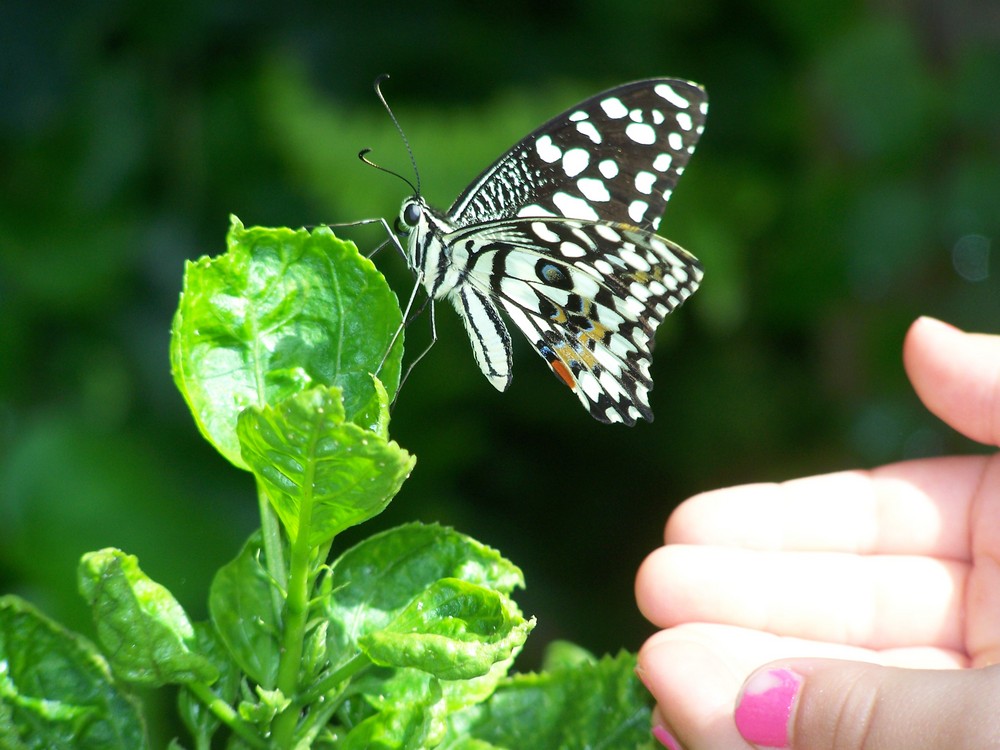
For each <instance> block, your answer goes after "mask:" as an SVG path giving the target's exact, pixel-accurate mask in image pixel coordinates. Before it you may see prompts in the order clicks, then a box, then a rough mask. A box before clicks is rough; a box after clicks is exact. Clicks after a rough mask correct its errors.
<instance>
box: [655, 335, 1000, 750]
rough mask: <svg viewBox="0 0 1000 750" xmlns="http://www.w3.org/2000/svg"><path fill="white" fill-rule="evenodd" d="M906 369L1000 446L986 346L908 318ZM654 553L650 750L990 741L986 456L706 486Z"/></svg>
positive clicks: (990, 488) (996, 561)
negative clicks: (662, 749) (655, 749)
mask: <svg viewBox="0 0 1000 750" xmlns="http://www.w3.org/2000/svg"><path fill="white" fill-rule="evenodd" d="M903 358H904V363H905V366H906V371H907V374H908V375H909V377H910V381H911V382H912V384H913V386H914V388H915V390H916V392H917V394H918V395H919V396H920V398H921V400H922V401H923V402H924V404H925V405H926V406H927V407H928V408H929V409H930V410H931V411H932V412H934V413H935V414H936V415H937V416H939V417H940V418H941V419H943V420H944V421H945V422H947V423H948V424H949V425H951V426H952V427H954V428H955V429H956V430H958V431H960V432H962V433H963V434H965V435H967V436H968V437H970V438H972V439H974V440H978V441H980V442H982V443H986V444H989V445H1000V336H988V335H982V334H966V333H962V332H961V331H959V330H957V329H955V328H952V327H950V326H947V325H945V324H943V323H940V322H938V321H935V320H932V319H929V318H921V319H919V320H917V321H916V322H915V323H914V324H913V326H912V327H911V328H910V331H909V333H908V335H907V338H906V342H905V343H904V347H903ZM665 540H666V543H667V546H665V547H661V548H660V549H658V550H656V551H654V552H653V553H652V554H651V555H650V556H649V557H648V558H647V559H646V560H645V562H644V563H643V564H642V567H641V568H640V570H639V574H638V577H637V580H636V598H637V601H638V603H639V608H640V609H641V610H642V612H643V614H644V615H645V616H646V617H647V618H648V619H649V620H650V621H651V622H653V623H654V624H655V625H657V626H659V627H661V628H665V629H664V630H662V631H660V632H659V633H657V634H655V635H654V636H652V637H651V638H650V639H649V640H648V641H647V642H646V644H645V645H644V646H643V648H642V650H641V651H640V653H639V669H638V671H639V674H640V677H642V679H643V681H644V682H645V683H646V685H647V687H648V688H649V689H650V691H651V692H652V693H653V696H654V697H655V698H656V701H657V703H658V708H657V711H656V713H655V715H654V725H655V727H654V734H656V735H657V736H658V738H659V739H660V741H661V742H662V743H663V744H664V745H666V746H667V747H671V748H685V749H686V750H701V749H702V748H711V749H712V750H730V749H732V750H736V749H737V748H739V749H740V750H746V748H748V747H787V748H796V749H801V748H809V750H827V749H828V748H837V749H838V750H861V749H862V748H864V749H865V750H903V748H905V749H906V750H918V749H920V748H935V749H937V748H949V750H972V748H976V749H977V750H978V749H982V748H987V747H1000V712H998V711H997V709H996V704H997V701H998V700H1000V666H990V665H993V664H998V665H1000V454H993V455H988V456H964V457H948V458H933V459H923V460H916V461H909V462H905V463H899V464H893V465H889V466H884V467H880V468H878V469H874V470H872V471H847V472H839V473H835V474H828V475H825V476H817V477H810V478H806V479H798V480H793V481H790V482H785V483H782V484H766V485H746V486H743V487H733V488H729V489H724V490H716V491H714V492H707V493H704V494H701V495H698V496H696V497H694V498H691V499H690V500H688V501H687V502H686V503H684V504H683V505H681V506H680V507H679V508H678V509H677V511H676V512H675V513H674V514H673V515H672V516H671V518H670V520H669V521H668V523H667V528H666V534H665ZM763 665H766V666H763ZM902 667H906V668H907V669H903V668H902ZM734 706H735V707H736V708H735V720H734ZM665 732H668V733H669V735H672V737H670V736H668V734H667V733H665ZM674 738H676V739H674ZM671 743H674V744H671Z"/></svg>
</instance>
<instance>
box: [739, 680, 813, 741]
mask: <svg viewBox="0 0 1000 750" xmlns="http://www.w3.org/2000/svg"><path fill="white" fill-rule="evenodd" d="M800 687H802V677H801V676H800V675H798V674H796V673H795V672H793V671H792V670H790V669H771V670H767V671H764V672H758V673H757V674H755V675H754V676H753V677H751V678H750V680H749V682H747V684H746V687H744V688H743V694H742V695H741V696H740V698H739V701H738V702H737V704H736V713H735V719H736V728H737V729H738V730H739V733H740V734H741V735H742V736H743V739H745V740H746V741H747V742H752V743H753V744H754V745H758V746H763V747H773V748H786V747H789V740H788V730H789V720H790V719H791V716H792V710H793V709H794V707H795V699H796V697H797V696H798V694H799V688H800Z"/></svg>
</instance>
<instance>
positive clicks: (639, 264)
mask: <svg viewBox="0 0 1000 750" xmlns="http://www.w3.org/2000/svg"><path fill="white" fill-rule="evenodd" d="M618 254H619V255H620V256H621V259H622V260H623V261H625V262H626V263H628V264H629V265H630V266H632V268H634V269H636V270H638V271H648V270H649V267H650V266H649V263H647V262H646V259H645V258H643V257H642V256H641V255H638V254H637V253H634V252H632V251H631V250H626V249H624V248H623V249H622V250H621V251H619V253H618Z"/></svg>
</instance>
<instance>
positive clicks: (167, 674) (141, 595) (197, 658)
mask: <svg viewBox="0 0 1000 750" xmlns="http://www.w3.org/2000/svg"><path fill="white" fill-rule="evenodd" d="M78 574H79V575H78V584H79V587H80V593H81V594H82V595H83V597H84V599H86V601H87V603H88V604H89V605H90V607H91V610H92V612H93V615H94V624H95V625H96V627H97V637H98V639H99V640H100V642H101V645H102V646H104V651H105V653H107V654H108V656H109V658H110V660H111V666H112V669H114V671H115V674H116V675H117V676H118V677H120V678H121V679H123V680H127V681H129V682H134V683H136V684H140V685H150V686H162V685H168V684H171V683H185V682H192V681H200V682H212V681H214V680H215V679H216V678H217V677H218V676H219V673H218V670H217V669H216V668H215V667H214V666H212V664H211V662H209V661H208V660H207V659H206V658H205V657H204V656H201V655H200V654H198V653H196V652H194V651H193V650H192V648H191V646H193V645H195V637H194V629H193V628H192V626H191V623H190V621H189V620H188V617H187V615H186V614H185V613H184V610H183V609H182V608H181V605H180V604H179V603H178V602H177V600H176V599H174V597H173V595H172V594H171V593H170V592H169V591H167V589H166V588H164V587H163V586H161V585H160V584H158V583H156V582H155V581H153V580H152V579H150V578H149V577H148V576H146V574H145V573H143V572H142V571H141V570H140V569H139V564H138V561H137V560H136V558H135V557H134V556H132V555H126V554H125V553H124V552H122V551H120V550H117V549H111V548H108V549H103V550H99V551H98V552H88V553H87V554H86V555H84V556H83V557H82V558H81V560H80V566H79V571H78Z"/></svg>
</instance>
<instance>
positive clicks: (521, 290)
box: [500, 276, 539, 313]
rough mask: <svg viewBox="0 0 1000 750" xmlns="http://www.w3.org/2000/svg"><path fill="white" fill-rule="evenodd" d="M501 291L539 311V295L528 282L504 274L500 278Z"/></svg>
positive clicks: (534, 310)
mask: <svg viewBox="0 0 1000 750" xmlns="http://www.w3.org/2000/svg"><path fill="white" fill-rule="evenodd" d="M500 291H501V292H502V293H503V295H504V296H505V297H507V298H508V299H512V300H514V301H515V302H518V303H519V304H521V305H523V306H524V307H526V308H527V309H529V310H531V311H533V312H536V313H537V312H538V311H539V310H538V295H537V294H535V293H534V291H532V289H531V287H530V286H529V285H528V283H527V282H525V281H523V280H521V279H515V278H512V277H510V276H504V277H503V278H502V279H500Z"/></svg>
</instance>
